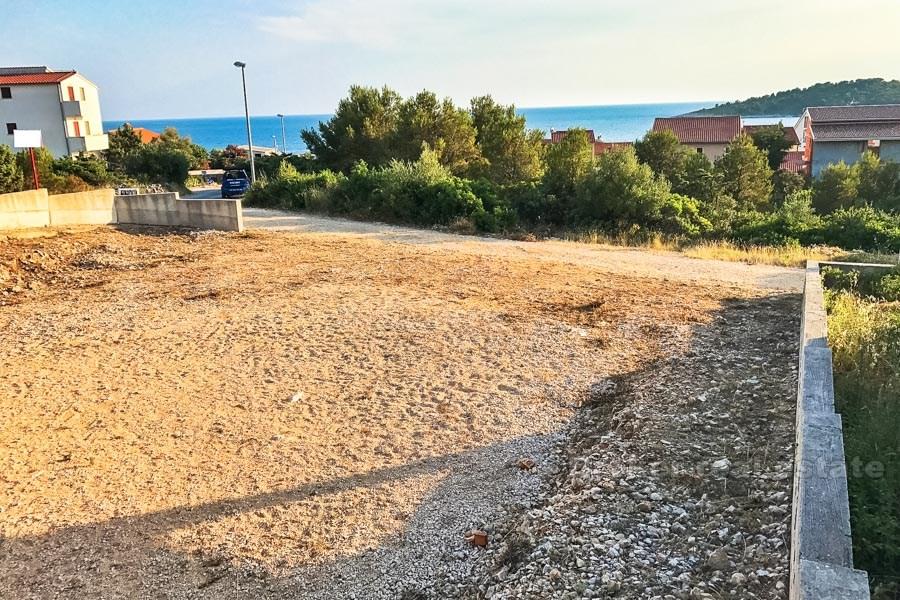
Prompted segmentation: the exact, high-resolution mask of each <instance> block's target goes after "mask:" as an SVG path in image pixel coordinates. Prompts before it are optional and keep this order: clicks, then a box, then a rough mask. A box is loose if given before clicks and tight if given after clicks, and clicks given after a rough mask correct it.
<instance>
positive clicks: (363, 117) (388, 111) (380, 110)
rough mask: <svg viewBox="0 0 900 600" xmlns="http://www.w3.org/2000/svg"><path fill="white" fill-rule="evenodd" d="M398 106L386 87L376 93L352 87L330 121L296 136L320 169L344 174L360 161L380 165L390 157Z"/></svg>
mask: <svg viewBox="0 0 900 600" xmlns="http://www.w3.org/2000/svg"><path fill="white" fill-rule="evenodd" d="M400 103H401V98H400V95H399V94H397V92H395V91H393V90H391V89H390V88H388V87H384V88H382V89H380V90H378V89H376V88H372V87H363V86H357V85H355V86H352V87H351V88H350V94H349V96H348V97H347V98H344V99H342V100H341V101H340V102H339V103H338V107H337V110H336V111H335V113H334V116H333V117H331V119H329V120H328V121H326V122H323V123H319V126H318V130H316V129H306V130H304V131H303V132H301V134H300V136H301V137H302V138H303V141H304V142H305V143H306V147H307V148H309V150H310V152H312V153H313V154H314V155H315V157H316V159H317V160H318V161H319V163H320V164H321V165H322V166H324V167H327V168H330V169H334V170H337V171H343V172H347V171H349V170H350V168H351V167H352V166H353V165H354V164H355V163H356V162H358V161H361V160H362V161H365V162H366V163H368V164H369V165H373V166H378V165H384V164H387V163H388V162H389V161H390V159H391V158H392V153H391V149H390V144H391V142H392V141H393V140H394V136H395V134H396V131H397V120H398V116H399V109H400ZM420 149H421V148H420Z"/></svg>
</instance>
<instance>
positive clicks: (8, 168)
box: [0, 144, 25, 194]
mask: <svg viewBox="0 0 900 600" xmlns="http://www.w3.org/2000/svg"><path fill="white" fill-rule="evenodd" d="M23 189H25V179H24V177H23V175H22V167H21V166H19V163H18V161H17V160H16V155H15V154H13V151H12V150H11V149H10V148H9V146H4V145H2V144H0V194H8V193H10V192H19V191H22V190H23Z"/></svg>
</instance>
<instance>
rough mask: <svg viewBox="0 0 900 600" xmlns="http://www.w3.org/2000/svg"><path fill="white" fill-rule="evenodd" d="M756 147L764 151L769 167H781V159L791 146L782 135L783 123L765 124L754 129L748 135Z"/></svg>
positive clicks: (773, 168)
mask: <svg viewBox="0 0 900 600" xmlns="http://www.w3.org/2000/svg"><path fill="white" fill-rule="evenodd" d="M750 137H751V138H753V143H754V144H755V145H756V147H757V148H759V149H760V150H762V151H763V152H765V153H766V157H767V159H768V161H769V168H770V169H772V170H773V171H777V170H778V169H780V168H781V161H783V160H784V155H785V153H786V152H787V151H788V148H790V147H791V142H789V141H788V139H787V138H786V137H785V136H784V124H783V123H778V125H766V126H765V127H759V128H756V129H754V131H753V133H752V134H751V136H750Z"/></svg>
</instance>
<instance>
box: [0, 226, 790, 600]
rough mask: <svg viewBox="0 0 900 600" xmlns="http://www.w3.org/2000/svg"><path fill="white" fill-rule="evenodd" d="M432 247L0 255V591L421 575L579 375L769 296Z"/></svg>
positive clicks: (178, 237) (82, 246)
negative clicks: (732, 306) (729, 307)
mask: <svg viewBox="0 0 900 600" xmlns="http://www.w3.org/2000/svg"><path fill="white" fill-rule="evenodd" d="M480 243H482V242H478V241H473V242H472V244H480ZM455 245H457V246H460V247H456V248H444V247H440V246H428V245H422V244H407V243H401V242H397V241H392V240H382V239H368V238H365V237H359V236H345V235H337V234H321V233H319V234H316V233H271V232H250V233H245V234H160V233H158V232H152V231H143V232H141V231H131V232H122V231H114V230H110V229H105V228H101V229H96V230H92V231H82V232H75V233H68V234H61V235H58V236H55V237H49V238H36V239H25V240H18V239H10V240H6V241H0V391H2V392H0V413H2V415H3V420H2V422H0V597H2V598H7V597H8V598H52V597H64V598H138V597H141V598H142V597H147V598H151V597H152V598H239V597H240V598H244V597H302V598H307V597H309V598H313V597H323V595H324V594H325V592H323V591H322V590H324V589H326V588H327V589H329V590H332V591H334V590H338V591H339V590H341V589H344V588H343V587H342V586H345V587H346V586H350V585H351V583H348V582H346V581H343V582H342V580H341V573H346V572H352V573H353V574H354V576H353V577H352V579H356V583H355V584H354V585H357V586H361V589H366V585H365V582H363V583H362V584H361V583H360V581H362V580H361V579H360V578H363V577H366V578H368V579H367V580H366V581H369V582H374V583H371V585H372V586H375V587H379V588H390V586H395V585H398V583H397V582H402V580H403V578H406V577H412V576H417V577H426V578H427V577H429V576H431V575H432V571H431V570H430V567H428V568H426V567H427V565H426V563H428V564H438V563H440V562H441V556H442V553H443V552H446V551H456V550H458V549H460V548H463V549H464V548H466V545H465V542H464V540H463V535H464V533H465V531H466V529H468V528H470V527H474V526H477V525H478V524H479V523H478V520H479V519H486V518H488V517H489V515H490V513H491V511H492V510H493V509H494V508H495V506H496V504H497V503H500V502H506V501H510V500H515V498H516V494H517V492H516V489H518V488H521V487H523V486H525V487H527V486H528V485H530V484H529V481H530V480H531V479H533V478H536V477H539V475H540V462H541V452H542V451H543V450H544V449H545V448H546V447H547V445H548V444H549V443H550V442H551V441H552V440H553V439H555V438H554V436H558V435H559V434H560V432H561V431H563V430H564V429H565V427H566V424H567V423H568V422H569V421H570V419H571V417H572V415H573V412H574V411H575V410H576V408H577V407H578V406H579V404H580V403H581V402H582V401H584V400H585V399H586V398H587V397H588V395H589V393H590V390H591V386H592V384H596V383H597V382H598V381H604V380H606V379H607V378H609V377H613V376H617V375H622V374H626V373H629V372H634V371H638V370H640V369H641V368H643V367H645V366H647V365H650V364H652V363H653V362H654V361H656V360H658V359H659V358H660V356H661V355H662V354H664V353H665V351H666V345H667V339H668V338H669V336H671V335H674V334H675V332H678V335H679V336H684V335H689V334H690V331H691V329H692V328H693V327H697V326H699V325H702V324H704V323H709V322H710V321H712V320H714V319H715V315H716V313H717V311H719V310H720V309H721V307H722V306H723V303H725V302H726V301H730V300H732V299H745V300H747V299H753V298H760V297H763V296H767V295H771V294H773V293H777V292H774V291H772V290H767V291H763V290H760V289H759V288H756V287H753V286H751V285H750V284H749V283H748V285H746V286H741V285H735V284H734V283H733V282H721V281H718V282H717V281H713V282H709V283H707V284H699V283H698V282H696V281H684V280H680V279H679V278H678V277H672V278H670V277H668V276H659V277H654V276H649V275H640V276H639V275H628V274H625V273H621V272H614V271H616V269H604V268H602V267H598V266H597V265H594V264H589V263H586V262H585V261H577V260H576V261H567V260H565V259H564V258H562V257H559V256H549V257H548V256H539V255H538V254H539V253H540V251H539V247H538V246H537V245H535V247H534V248H535V250H534V251H529V252H518V251H510V252H501V253H491V252H483V251H481V250H478V249H475V250H473V249H472V248H468V249H467V248H465V247H464V246H465V245H466V244H465V242H464V241H463V242H455ZM684 260H685V261H686V262H685V264H687V263H689V262H691V261H690V259H684ZM611 271H613V272H611ZM523 456H529V457H532V458H534V459H535V461H536V462H538V463H539V465H538V468H537V469H535V472H534V473H531V472H523V471H521V470H520V469H518V468H517V467H516V465H515V462H516V459H517V458H520V457H523ZM425 546H427V547H425ZM404 552H405V553H406V554H404ZM409 552H415V554H409ZM373 556H374V557H377V559H376V558H372V557H373ZM410 556H413V557H415V556H420V557H421V564H410V563H411V562H412V563H417V562H418V561H417V559H415V558H413V559H410V558H409V557H410ZM367 557H368V558H367ZM398 557H401V558H402V560H398ZM391 565H392V566H391ZM423 565H424V566H423ZM419 568H422V569H424V571H422V570H416V569H419ZM348 569H351V571H348ZM347 589H350V588H347ZM393 589H394V592H397V588H396V587H395V588H393ZM398 595H399V594H398V593H395V594H394V595H390V594H388V595H387V596H384V597H396V596H398ZM334 597H345V596H341V595H335V596H334ZM346 597H350V596H346Z"/></svg>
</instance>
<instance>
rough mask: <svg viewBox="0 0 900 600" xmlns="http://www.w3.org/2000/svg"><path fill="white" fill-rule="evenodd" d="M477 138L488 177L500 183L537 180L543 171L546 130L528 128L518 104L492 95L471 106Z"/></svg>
mask: <svg viewBox="0 0 900 600" xmlns="http://www.w3.org/2000/svg"><path fill="white" fill-rule="evenodd" d="M470 111H471V114H472V121H473V124H474V125H475V131H476V134H475V135H476V137H475V141H476V143H477V144H478V148H479V149H480V151H481V155H482V156H483V157H484V158H485V160H486V161H487V163H486V165H485V169H484V171H485V173H484V175H486V177H487V178H488V179H490V180H491V181H493V182H494V183H497V184H500V185H511V184H516V183H524V182H529V181H537V180H539V179H540V178H541V176H542V175H543V172H544V164H543V160H542V159H543V152H544V143H543V135H544V134H543V132H542V131H539V130H533V131H528V129H527V128H526V123H525V117H523V116H520V115H517V114H516V108H515V106H512V105H509V106H503V105H501V104H497V103H496V102H495V101H494V99H493V98H491V97H490V96H480V97H478V98H474V99H473V100H472V102H471V105H470Z"/></svg>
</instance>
